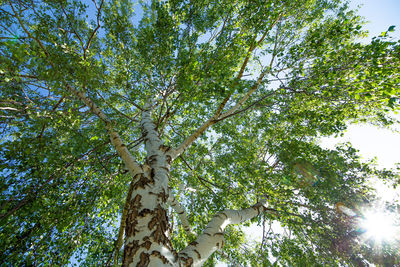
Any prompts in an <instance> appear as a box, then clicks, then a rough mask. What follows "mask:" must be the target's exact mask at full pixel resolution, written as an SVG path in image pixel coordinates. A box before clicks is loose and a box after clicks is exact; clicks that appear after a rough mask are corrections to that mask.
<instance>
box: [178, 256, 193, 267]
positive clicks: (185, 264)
mask: <svg viewBox="0 0 400 267" xmlns="http://www.w3.org/2000/svg"><path fill="white" fill-rule="evenodd" d="M180 260H181V266H183V267H190V266H192V265H193V258H191V257H187V258H185V257H181V258H180Z"/></svg>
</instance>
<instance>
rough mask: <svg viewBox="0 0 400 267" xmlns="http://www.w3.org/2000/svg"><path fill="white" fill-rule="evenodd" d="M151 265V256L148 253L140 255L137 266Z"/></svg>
mask: <svg viewBox="0 0 400 267" xmlns="http://www.w3.org/2000/svg"><path fill="white" fill-rule="evenodd" d="M149 263H150V255H149V254H147V253H144V252H142V253H140V262H139V263H138V264H137V266H147V265H149Z"/></svg>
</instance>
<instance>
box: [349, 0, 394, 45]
mask: <svg viewBox="0 0 400 267" xmlns="http://www.w3.org/2000/svg"><path fill="white" fill-rule="evenodd" d="M359 5H362V6H361V8H360V10H359V12H358V13H359V14H360V15H361V16H363V17H365V18H366V19H367V21H369V23H368V24H367V25H366V26H365V27H366V28H367V29H368V30H369V32H370V35H371V36H376V35H379V34H380V33H381V32H383V31H386V30H387V28H389V26H390V25H396V32H395V34H394V35H395V36H396V37H398V38H400V0H353V1H350V7H351V8H352V9H354V8H356V7H357V6H359Z"/></svg>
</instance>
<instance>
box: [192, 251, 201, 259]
mask: <svg viewBox="0 0 400 267" xmlns="http://www.w3.org/2000/svg"><path fill="white" fill-rule="evenodd" d="M193 251H194V252H196V255H197V258H199V259H201V254H200V252H198V251H197V249H194V250H193Z"/></svg>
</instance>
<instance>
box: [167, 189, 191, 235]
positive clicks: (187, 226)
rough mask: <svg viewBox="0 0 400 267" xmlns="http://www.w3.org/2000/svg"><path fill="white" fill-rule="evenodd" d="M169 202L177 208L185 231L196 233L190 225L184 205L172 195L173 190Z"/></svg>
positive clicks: (176, 210) (189, 233)
mask: <svg viewBox="0 0 400 267" xmlns="http://www.w3.org/2000/svg"><path fill="white" fill-rule="evenodd" d="M167 201H168V204H169V205H170V206H171V207H172V208H173V209H174V210H175V212H176V213H177V214H178V216H179V219H180V220H181V223H182V227H183V229H184V230H185V232H186V233H187V234H188V235H189V236H190V235H194V233H193V231H192V228H191V227H190V224H189V221H188V219H187V215H186V212H185V210H184V208H183V207H182V205H181V203H179V201H178V200H177V199H176V198H175V197H174V196H173V195H172V192H170V193H169V197H168V200H167Z"/></svg>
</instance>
